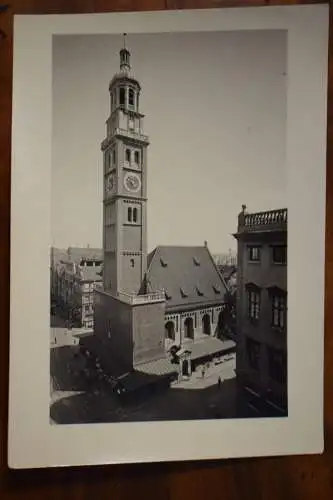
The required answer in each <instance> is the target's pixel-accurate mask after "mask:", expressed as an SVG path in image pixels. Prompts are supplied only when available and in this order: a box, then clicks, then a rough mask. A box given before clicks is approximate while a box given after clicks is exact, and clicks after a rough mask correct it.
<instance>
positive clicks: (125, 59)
mask: <svg viewBox="0 0 333 500" xmlns="http://www.w3.org/2000/svg"><path fill="white" fill-rule="evenodd" d="M126 36H127V33H123V37H124V38H123V39H124V47H123V48H122V49H121V51H120V70H121V71H129V70H130V69H131V65H130V56H131V54H130V52H129V51H128V50H127V48H126Z"/></svg>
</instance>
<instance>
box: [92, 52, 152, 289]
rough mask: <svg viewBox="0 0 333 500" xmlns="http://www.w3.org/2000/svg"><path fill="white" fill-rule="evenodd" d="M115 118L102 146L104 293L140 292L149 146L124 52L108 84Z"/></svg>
mask: <svg viewBox="0 0 333 500" xmlns="http://www.w3.org/2000/svg"><path fill="white" fill-rule="evenodd" d="M109 92H110V116H109V118H108V119H107V121H106V129H107V130H106V139H105V140H104V141H103V142H102V146H101V149H102V152H103V156H104V171H103V186H104V195H103V249H104V271H103V279H104V290H107V291H110V292H111V293H114V294H117V293H121V292H123V293H127V294H137V293H138V291H139V289H140V286H141V284H142V281H143V278H144V275H145V272H146V266H147V234H146V233H147V228H146V225H147V222H146V221H147V208H146V202H147V199H146V193H147V146H148V144H149V141H148V137H147V136H146V135H144V134H143V119H144V115H143V114H141V113H140V92H141V87H140V84H139V82H138V81H137V80H136V79H135V78H134V76H133V74H132V72H131V65H130V53H129V51H128V50H127V49H126V47H125V46H124V48H123V49H121V51H120V71H119V72H118V73H117V74H115V75H114V77H113V78H112V80H111V82H110V85H109Z"/></svg>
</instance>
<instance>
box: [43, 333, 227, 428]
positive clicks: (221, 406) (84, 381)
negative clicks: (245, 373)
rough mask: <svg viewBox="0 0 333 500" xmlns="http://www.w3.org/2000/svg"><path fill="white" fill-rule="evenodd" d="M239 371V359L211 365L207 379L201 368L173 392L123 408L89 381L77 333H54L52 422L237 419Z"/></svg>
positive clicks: (97, 383)
mask: <svg viewBox="0 0 333 500" xmlns="http://www.w3.org/2000/svg"><path fill="white" fill-rule="evenodd" d="M74 333H75V331H74ZM55 340H56V343H55ZM234 370H235V359H234V357H233V358H231V359H229V360H226V361H224V362H221V363H219V364H214V363H211V364H210V366H209V367H208V368H206V372H205V376H204V377H202V372H201V368H200V367H198V369H197V371H195V372H193V373H192V376H191V378H190V379H188V380H182V381H181V382H174V383H172V385H171V387H170V388H169V389H166V390H165V391H163V392H161V393H159V394H157V395H154V396H151V397H147V398H146V399H145V400H144V401H140V403H133V404H131V403H130V404H126V406H122V405H121V403H120V401H119V399H118V397H117V395H116V394H115V393H113V392H112V390H111V387H109V386H108V385H107V384H106V383H103V382H100V381H99V380H98V379H97V378H95V379H89V378H87V376H86V360H85V358H84V357H83V355H82V354H81V353H80V350H79V346H78V345H77V339H76V338H75V337H73V331H71V330H66V329H64V328H52V330H51V349H50V372H51V382H50V389H51V395H50V396H51V400H50V406H51V407H50V418H51V422H52V423H58V424H73V423H94V422H120V421H123V422H124V421H125V422H131V421H151V420H192V419H209V418H211V419H214V418H234V417H235V416H236V379H235V371H234ZM219 377H220V379H221V384H220V386H219V384H218V379H219Z"/></svg>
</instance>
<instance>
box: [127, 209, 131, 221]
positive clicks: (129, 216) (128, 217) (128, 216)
mask: <svg viewBox="0 0 333 500" xmlns="http://www.w3.org/2000/svg"><path fill="white" fill-rule="evenodd" d="M127 220H128V222H132V207H128V209H127Z"/></svg>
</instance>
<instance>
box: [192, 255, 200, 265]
mask: <svg viewBox="0 0 333 500" xmlns="http://www.w3.org/2000/svg"><path fill="white" fill-rule="evenodd" d="M193 262H194V265H195V266H200V260H199V259H197V258H196V257H193Z"/></svg>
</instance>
